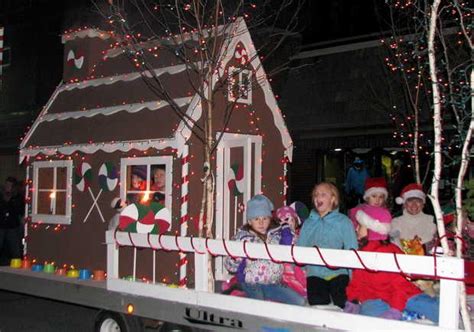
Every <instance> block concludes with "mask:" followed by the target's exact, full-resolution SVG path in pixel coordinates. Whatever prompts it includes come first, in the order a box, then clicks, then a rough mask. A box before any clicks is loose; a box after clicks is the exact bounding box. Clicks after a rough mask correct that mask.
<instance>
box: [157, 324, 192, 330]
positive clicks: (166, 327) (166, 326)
mask: <svg viewBox="0 0 474 332" xmlns="http://www.w3.org/2000/svg"><path fill="white" fill-rule="evenodd" d="M193 331H194V329H193V328H192V327H189V326H184V325H179V324H174V323H168V322H164V323H163V325H161V327H160V329H159V332H193Z"/></svg>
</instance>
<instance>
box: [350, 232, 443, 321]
mask: <svg viewBox="0 0 474 332" xmlns="http://www.w3.org/2000/svg"><path fill="white" fill-rule="evenodd" d="M368 227H371V226H368ZM363 228H365V226H360V227H359V232H361V231H362V232H363V230H362V229H363ZM369 230H370V229H369ZM371 230H372V232H369V235H368V237H367V238H368V242H367V244H366V245H365V246H364V247H363V248H362V249H360V251H371V252H381V253H395V254H403V252H402V251H401V250H400V248H398V247H397V246H396V245H394V244H392V243H390V241H389V240H387V239H388V235H383V234H380V233H377V230H376V229H374V228H372V229H371ZM381 238H383V239H381ZM347 299H348V302H347V303H346V306H345V308H344V311H345V312H347V313H353V314H359V313H360V314H361V315H366V316H373V317H381V318H387V319H397V320H399V319H402V312H403V311H405V313H409V315H411V316H415V317H423V318H427V319H429V320H432V321H433V322H438V316H439V298H438V297H431V296H429V295H427V294H424V293H422V291H421V290H420V289H419V288H418V287H416V286H415V285H414V284H412V283H411V282H410V281H408V280H407V279H406V278H405V277H404V276H402V275H401V274H399V273H394V272H381V271H380V272H374V271H366V270H364V269H355V270H354V271H353V272H352V279H351V281H350V282H349V285H348V286H347Z"/></svg>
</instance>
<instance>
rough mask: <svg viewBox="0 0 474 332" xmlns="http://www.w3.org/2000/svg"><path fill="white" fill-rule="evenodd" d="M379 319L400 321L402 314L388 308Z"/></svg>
mask: <svg viewBox="0 0 474 332" xmlns="http://www.w3.org/2000/svg"><path fill="white" fill-rule="evenodd" d="M380 318H386V319H396V320H400V319H402V312H401V311H400V310H397V309H394V308H390V309H388V310H387V311H385V312H384V313H383V314H382V315H380Z"/></svg>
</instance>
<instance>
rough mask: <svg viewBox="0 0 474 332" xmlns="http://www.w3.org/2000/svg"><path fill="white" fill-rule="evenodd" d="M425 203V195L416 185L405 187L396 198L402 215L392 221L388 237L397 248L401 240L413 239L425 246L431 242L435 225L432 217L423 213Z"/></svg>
mask: <svg viewBox="0 0 474 332" xmlns="http://www.w3.org/2000/svg"><path fill="white" fill-rule="evenodd" d="M425 201H426V195H425V193H424V192H423V188H422V186H421V185H420V184H418V183H411V184H409V185H407V186H406V187H405V188H403V190H402V191H401V193H400V197H397V198H396V200H395V202H397V204H403V214H402V215H401V216H400V217H397V218H394V219H393V221H392V230H391V232H390V236H391V237H392V239H393V241H394V242H395V243H396V244H397V245H398V246H401V245H400V240H401V239H404V240H413V239H414V238H415V237H418V238H420V239H421V243H422V244H423V245H425V246H427V245H428V246H429V245H430V244H431V243H432V242H433V238H434V236H435V234H436V225H435V223H434V217H433V216H431V215H428V214H425V213H423V208H424V206H425ZM427 249H429V248H427Z"/></svg>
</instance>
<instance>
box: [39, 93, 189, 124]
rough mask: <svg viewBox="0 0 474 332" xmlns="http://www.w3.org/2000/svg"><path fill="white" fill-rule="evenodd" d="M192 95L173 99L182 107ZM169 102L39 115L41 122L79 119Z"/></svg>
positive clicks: (135, 110)
mask: <svg viewBox="0 0 474 332" xmlns="http://www.w3.org/2000/svg"><path fill="white" fill-rule="evenodd" d="M192 98H193V97H183V98H176V99H173V101H174V102H175V103H176V104H177V105H178V106H179V107H183V106H186V105H188V104H189V103H190V102H191V100H192ZM168 105H169V103H168V102H166V101H162V100H161V101H157V100H155V101H150V102H146V103H135V104H124V105H117V106H110V107H102V108H93V109H89V110H84V111H76V112H63V113H52V114H45V115H43V116H41V117H40V123H41V122H45V121H47V122H51V121H56V120H59V121H61V120H66V119H79V118H91V117H93V116H96V115H98V114H102V115H105V116H108V115H112V114H115V113H118V112H123V111H125V112H127V113H136V112H139V111H141V110H143V109H145V108H148V109H149V110H151V111H155V110H158V109H160V108H163V107H165V106H168Z"/></svg>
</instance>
